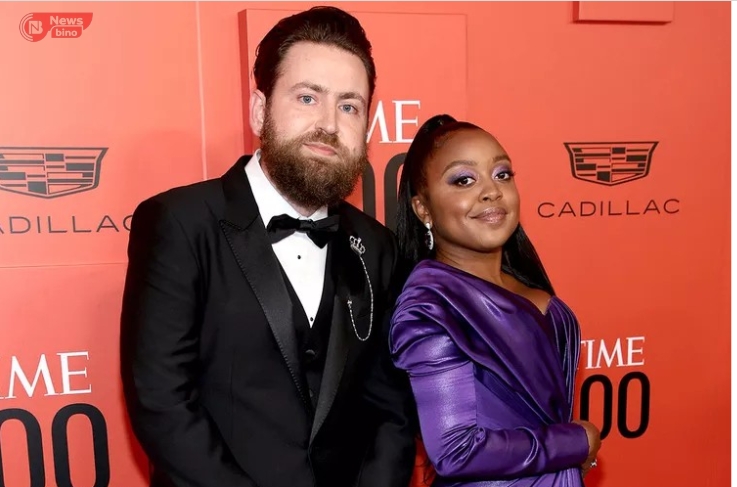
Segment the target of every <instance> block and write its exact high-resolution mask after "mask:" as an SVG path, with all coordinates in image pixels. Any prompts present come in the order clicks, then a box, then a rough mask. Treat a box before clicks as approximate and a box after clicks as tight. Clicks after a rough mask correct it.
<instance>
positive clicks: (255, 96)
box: [248, 90, 266, 137]
mask: <svg viewBox="0 0 737 487" xmlns="http://www.w3.org/2000/svg"><path fill="white" fill-rule="evenodd" d="M248 116H249V118H248V121H249V122H250V124H251V130H252V131H253V134H254V135H255V136H256V137H261V132H262V131H263V128H264V118H265V117H266V96H264V94H263V93H262V92H261V91H259V90H253V91H252V92H251V99H250V100H249V113H248Z"/></svg>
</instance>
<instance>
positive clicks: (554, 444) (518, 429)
mask: <svg viewBox="0 0 737 487" xmlns="http://www.w3.org/2000/svg"><path fill="white" fill-rule="evenodd" d="M390 343H391V351H392V356H393V360H394V363H395V364H396V366H397V367H399V368H400V369H403V370H405V371H407V372H408V374H409V377H410V380H411V383H412V390H413V392H414V395H415V399H416V402H417V408H418V412H419V418H420V427H421V433H422V440H423V443H424V445H425V449H426V450H427V453H428V456H429V458H430V461H431V462H432V464H433V467H434V468H435V471H436V472H437V474H438V476H437V477H436V479H435V482H434V483H433V487H507V486H514V487H527V486H535V487H581V486H583V481H582V479H581V471H580V468H579V467H580V465H581V464H582V463H583V462H585V461H586V457H587V456H588V440H587V437H586V432H585V430H584V429H583V427H581V426H579V425H575V424H571V423H570V420H571V418H572V409H573V408H572V403H573V394H574V379H575V375H576V368H577V364H578V355H579V350H580V348H579V347H580V329H579V326H578V322H577V321H576V318H575V316H574V314H573V312H572V311H571V310H570V309H569V308H568V307H567V306H566V305H565V304H564V303H563V302H562V301H560V300H559V299H558V298H557V297H553V298H552V300H551V301H550V305H549V307H548V310H547V312H546V313H545V314H544V315H543V313H541V312H540V310H539V309H538V308H537V307H536V306H535V305H534V304H532V303H531V302H530V301H528V300H527V299H525V298H523V297H521V296H518V295H517V294H514V293H512V292H510V291H507V290H506V289H504V288H502V287H499V286H497V285H495V284H492V283H490V282H487V281H485V280H482V279H479V278H477V277H475V276H473V275H471V274H468V273H466V272H464V271H461V270H458V269H455V268H453V267H451V266H448V265H446V264H443V263H441V262H437V261H434V260H425V261H422V262H420V263H419V264H418V265H417V267H416V268H415V269H414V270H413V271H412V274H411V275H410V277H409V279H408V281H407V283H406V284H405V286H404V290H403V291H402V294H401V295H400V297H399V299H398V301H397V308H396V310H395V312H394V315H393V317H392V322H391V332H390Z"/></svg>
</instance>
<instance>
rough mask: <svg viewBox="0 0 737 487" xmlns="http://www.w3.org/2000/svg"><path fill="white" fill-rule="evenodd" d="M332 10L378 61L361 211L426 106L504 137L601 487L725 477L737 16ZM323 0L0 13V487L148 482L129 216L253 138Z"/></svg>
mask: <svg viewBox="0 0 737 487" xmlns="http://www.w3.org/2000/svg"><path fill="white" fill-rule="evenodd" d="M331 4H334V5H338V6H341V7H343V8H345V9H347V10H349V11H352V12H354V13H355V14H356V15H357V16H358V17H359V19H360V20H361V21H362V22H363V23H364V25H365V27H366V30H367V32H368V34H369V37H370V38H371V40H372V42H373V43H374V46H375V56H376V61H377V65H378V75H379V79H378V88H377V94H376V97H375V98H376V101H375V103H374V107H373V110H372V113H371V117H372V118H371V120H372V127H373V130H372V133H371V137H370V156H371V161H372V171H371V172H370V173H367V174H366V177H365V178H364V180H363V182H362V185H361V187H359V188H358V189H357V191H356V193H355V194H354V195H353V196H352V197H351V201H352V202H354V203H355V204H357V205H358V206H360V207H362V208H364V209H365V210H366V211H367V212H369V213H371V214H373V215H375V216H376V217H377V218H378V219H379V220H380V221H382V222H386V223H387V224H389V225H390V226H391V225H392V219H391V213H392V211H393V209H394V205H395V203H396V202H395V200H394V198H395V197H394V191H393V189H394V188H393V187H394V185H396V180H397V174H398V171H399V170H400V169H401V168H400V164H401V154H403V153H404V152H405V151H406V150H407V148H408V147H409V142H410V141H411V139H412V137H413V136H414V133H415V132H416V129H417V127H418V125H419V124H421V123H422V122H423V121H424V120H426V119H427V118H428V117H430V116H432V115H434V114H436V113H440V112H446V113H450V114H452V115H454V116H456V117H458V118H466V119H468V120H470V121H472V122H474V123H477V124H479V125H481V126H483V127H485V128H487V129H488V130H490V131H491V132H492V133H494V134H495V135H496V136H497V137H498V138H499V139H500V141H501V142H502V144H503V145H504V146H505V148H506V149H507V151H508V152H509V153H510V154H511V157H512V159H513V161H514V164H515V167H516V171H517V174H518V176H517V178H518V184H519V186H520V191H521V193H522V198H523V222H524V224H525V226H526V229H527V231H528V233H529V234H530V235H531V238H532V239H533V241H534V242H535V244H536V246H537V248H538V250H539V252H540V253H541V256H542V258H543V260H544V262H545V264H546V266H547V268H548V271H549V274H550V275H551V277H552V279H553V283H554V285H555V287H556V289H557V291H558V293H559V294H560V295H561V296H562V297H563V298H564V299H565V300H566V301H567V302H568V303H569V304H570V305H571V307H572V308H573V309H574V310H575V311H576V313H577V314H578V316H579V318H580V321H581V323H582V327H583V342H582V359H581V363H580V370H581V374H580V382H581V384H580V387H579V394H578V397H577V406H576V412H577V414H580V415H583V416H587V417H589V418H590V420H592V421H593V422H595V423H596V424H598V425H599V426H600V427H602V428H603V429H604V430H605V432H606V438H605V441H604V447H603V449H602V451H601V455H600V462H599V463H600V468H598V469H596V470H595V471H594V473H592V474H591V476H589V477H587V485H592V486H597V487H640V486H642V487H650V486H652V485H668V486H684V487H686V486H689V487H690V486H692V485H714V486H721V485H726V484H727V482H728V479H729V475H730V467H729V464H730V463H729V451H730V450H729V448H730V444H729V435H728V434H727V433H726V431H725V430H726V425H728V424H729V422H730V416H729V414H730V410H729V398H728V391H729V390H730V385H729V372H728V367H727V366H728V364H729V352H730V350H729V340H728V338H729V336H730V330H729V309H730V307H729V306H730V305H729V262H730V257H729V256H730V254H729V233H728V232H729V228H730V227H729V216H730V213H729V206H728V204H729V196H730V188H729V176H730V155H729V151H730V138H729V127H730V119H729V116H730V111H729V110H730V109H729V101H730V72H729V67H730V58H729V56H730V49H729V38H730V23H729V13H730V12H729V11H730V5H729V4H728V3H697V2H694V3H690V2H677V3H676V2H657V3H655V2H653V3H649V2H644V3H638V2H624V3H617V4H614V3H609V2H544V3H535V2H526V3H452V4H451V3H439V2H438V3H436V2H431V3H418V2H412V3H384V2H381V3H378V2H377V3H353V4H351V3H346V4H337V3H331ZM311 5H313V4H311V3H279V4H278V5H275V4H264V3H256V2H227V3H226V2H224V3H219V2H204V3H169V2H164V3H154V2H150V3H148V2H146V3H95V2H83V3H82V2H80V3H72V2H65V3H60V2H53V3H41V2H26V3H23V2H16V3H2V4H0V46H2V47H1V48H0V49H1V50H2V66H3V72H4V73H5V75H4V76H2V77H0V107H2V108H1V109H0V110H1V112H0V113H2V115H3V116H2V117H0V290H1V291H2V293H1V294H0V295H1V296H2V298H0V336H1V337H2V339H1V340H0V452H1V455H2V459H1V461H2V479H1V481H0V487H6V486H7V487H25V486H28V485H31V486H32V487H38V486H43V485H58V486H70V485H71V486H74V487H80V486H92V485H95V486H96V487H102V486H108V485H110V486H114V487H142V486H143V485H144V478H145V474H144V472H145V468H146V463H145V458H144V457H143V456H142V455H141V453H140V449H139V447H138V446H137V445H136V443H135V441H133V440H132V439H131V437H130V433H129V430H128V426H127V424H126V420H125V415H124V412H123V406H122V398H121V387H120V383H119V379H118V366H117V364H118V355H117V354H118V351H117V350H118V349H117V345H118V336H119V331H118V317H119V313H120V295H121V290H122V283H123V277H124V271H125V262H126V257H125V247H126V243H127V232H128V230H127V228H128V223H129V222H128V217H129V215H130V214H131V213H132V210H133V208H134V207H135V205H136V204H137V203H138V202H140V201H141V200H142V199H144V198H145V197H147V196H149V195H152V194H154V193H156V192H158V191H161V190H164V189H167V188H169V187H172V186H176V185H181V184H186V183H190V182H194V181H199V180H202V179H203V178H209V177H216V176H219V175H221V174H222V173H223V172H224V171H225V170H226V169H227V168H228V167H230V165H231V164H232V163H233V162H234V161H235V160H236V159H237V158H238V157H239V156H240V155H241V154H243V153H244V152H248V151H251V150H252V149H253V140H252V137H251V134H250V129H249V128H248V127H247V125H246V124H244V112H243V108H244V106H245V105H244V104H245V103H247V94H248V92H249V90H250V81H251V80H250V79H249V77H248V70H249V68H250V66H251V65H252V62H253V59H252V57H253V50H254V48H255V45H256V43H257V42H258V40H259V39H260V38H261V36H262V35H263V34H264V33H265V32H266V31H267V29H268V28H269V27H270V26H271V25H272V24H273V23H274V21H275V20H276V19H278V18H280V17H282V16H284V15H287V14H289V13H291V12H293V11H296V10H301V9H303V8H306V7H309V6H311ZM31 14H32V15H31ZM90 15H91V19H90ZM647 143H649V145H647ZM387 215H389V218H387ZM65 432H66V434H65ZM93 438H95V443H94V445H97V446H96V448H95V447H93V441H92V439H93ZM421 473H422V472H420V471H419V470H418V476H417V477H416V478H415V479H414V480H413V484H414V485H419V482H420V480H421V479H420V478H419V477H420V474H421Z"/></svg>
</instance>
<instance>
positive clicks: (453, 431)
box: [391, 321, 588, 480]
mask: <svg viewBox="0 0 737 487" xmlns="http://www.w3.org/2000/svg"><path fill="white" fill-rule="evenodd" d="M391 341H392V350H393V352H394V359H395V361H396V363H397V364H398V366H399V367H400V368H402V369H404V370H406V371H407V372H408V373H409V376H410V381H411V384H412V389H413V392H414V396H415V401H416V402H417V407H418V411H419V420H420V428H421V431H422V438H423V442H424V445H425V448H426V450H427V454H428V457H429V458H430V461H431V462H432V464H433V466H434V468H435V470H436V471H437V473H438V474H440V475H441V476H443V477H447V478H464V479H487V480H490V479H508V478H519V477H524V476H531V475H539V474H543V473H548V472H556V471H559V470H564V469H568V468H577V467H580V465H581V464H582V463H583V462H584V461H585V460H586V457H587V456H588V439H587V436H586V432H585V430H584V428H583V427H582V426H580V425H577V424H574V423H561V424H552V425H547V426H541V427H537V428H528V427H518V428H501V427H500V428H488V427H484V426H481V425H479V424H478V422H477V420H476V418H477V416H476V415H477V410H478V402H477V401H478V400H477V397H476V387H475V382H476V377H475V374H474V363H473V362H472V361H471V360H470V358H469V357H468V356H467V355H465V354H464V353H463V352H462V351H461V350H460V349H459V348H458V347H457V346H456V344H455V342H454V341H453V339H452V338H451V337H450V335H448V333H447V332H446V331H445V329H444V328H443V327H442V326H439V325H438V324H437V323H433V322H432V321H422V322H420V321H395V322H394V323H393V326H392V330H391ZM490 413H493V412H490Z"/></svg>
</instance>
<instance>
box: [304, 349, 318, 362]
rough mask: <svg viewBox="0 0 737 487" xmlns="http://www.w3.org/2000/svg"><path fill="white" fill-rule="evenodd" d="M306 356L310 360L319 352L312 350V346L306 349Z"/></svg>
mask: <svg viewBox="0 0 737 487" xmlns="http://www.w3.org/2000/svg"><path fill="white" fill-rule="evenodd" d="M305 356H306V357H307V358H308V359H309V360H313V359H314V358H315V357H316V356H317V354H316V353H315V351H314V350H312V349H311V348H308V349H307V350H305Z"/></svg>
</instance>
